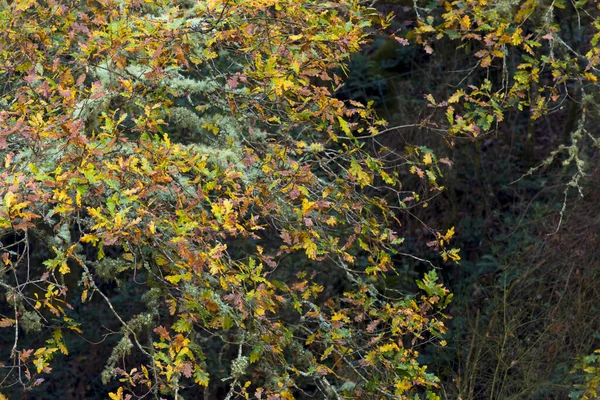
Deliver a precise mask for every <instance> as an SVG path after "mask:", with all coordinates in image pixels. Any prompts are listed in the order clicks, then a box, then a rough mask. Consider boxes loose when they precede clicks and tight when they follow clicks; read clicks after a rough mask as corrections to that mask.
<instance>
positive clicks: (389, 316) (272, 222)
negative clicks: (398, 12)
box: [0, 0, 459, 399]
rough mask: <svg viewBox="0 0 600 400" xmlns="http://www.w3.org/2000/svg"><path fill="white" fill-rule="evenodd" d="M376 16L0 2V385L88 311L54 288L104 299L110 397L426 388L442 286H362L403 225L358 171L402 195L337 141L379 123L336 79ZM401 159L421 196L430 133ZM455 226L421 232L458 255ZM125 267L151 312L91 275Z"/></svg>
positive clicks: (341, 7) (114, 275)
mask: <svg viewBox="0 0 600 400" xmlns="http://www.w3.org/2000/svg"><path fill="white" fill-rule="evenodd" d="M388 24H389V18H383V17H380V16H379V15H378V14H377V13H376V12H375V11H374V10H372V9H369V8H365V7H363V6H362V5H360V4H358V3H356V2H353V1H344V0H342V1H336V2H327V3H322V2H317V1H312V0H307V1H302V2H297V1H291V0H253V1H246V0H244V1H242V0H226V1H219V0H208V1H194V2H191V1H182V2H180V3H178V2H173V1H162V2H161V1H128V0H123V1H121V0H98V1H91V2H56V1H52V0H47V1H36V0H15V1H12V2H10V4H6V3H5V4H4V5H3V7H2V10H1V11H0V27H1V32H2V33H1V35H2V38H1V39H0V58H1V62H0V65H2V67H1V70H0V74H2V80H3V83H4V85H3V88H2V91H1V95H0V127H1V129H0V149H1V150H0V152H1V153H2V154H1V155H2V160H3V163H4V165H3V169H2V171H1V173H0V180H1V181H2V183H3V187H2V192H1V197H2V199H3V200H2V206H1V207H0V228H1V229H2V237H3V239H2V249H1V250H2V260H3V266H2V270H3V272H4V274H3V277H2V278H1V280H0V286H1V287H2V288H3V290H4V293H5V301H6V303H5V304H4V305H3V308H2V313H3V316H2V319H1V320H0V325H1V326H2V327H3V328H4V329H5V330H7V331H8V329H11V330H12V332H13V333H14V341H13V345H12V348H11V351H10V354H8V355H7V356H8V357H9V359H7V360H6V361H8V362H9V363H10V364H7V368H5V369H4V371H6V375H5V376H4V377H3V378H2V382H3V385H5V386H14V385H18V386H17V387H19V388H21V389H23V390H28V389H30V388H32V387H35V386H39V385H42V384H43V381H44V379H47V376H48V374H50V372H51V371H52V368H53V363H54V362H55V361H56V359H57V358H59V357H62V355H67V354H68V353H69V348H68V346H67V340H66V339H65V338H66V336H67V335H69V334H70V333H69V332H76V333H78V334H81V335H85V334H86V332H85V331H86V330H89V329H90V328H91V327H89V326H83V325H81V324H80V323H79V321H77V320H74V319H73V318H72V316H73V313H74V310H73V308H74V304H75V305H76V306H77V307H78V308H79V307H85V306H86V305H87V306H88V307H100V304H103V305H104V306H105V307H107V308H108V310H109V311H110V313H111V314H112V317H113V318H114V319H115V320H116V321H118V323H119V325H120V328H119V329H120V330H119V331H117V332H109V333H108V334H113V335H114V334H116V335H119V336H120V339H119V341H118V343H117V344H116V346H115V347H114V350H113V352H112V355H111V356H110V357H109V358H108V359H107V360H106V363H107V364H106V369H105V372H104V373H103V374H102V379H103V380H104V381H105V382H109V381H111V380H114V379H117V380H118V381H119V382H120V386H119V387H118V389H116V390H115V391H113V392H111V393H110V394H109V396H110V398H112V399H127V398H131V397H132V396H146V395H148V394H154V395H158V394H159V393H160V394H163V395H171V396H174V397H175V398H183V397H184V396H185V397H187V396H190V397H194V396H199V395H200V393H203V395H204V396H205V398H208V397H210V396H222V397H223V398H226V399H230V398H233V396H238V397H244V398H272V399H276V398H287V399H291V398H295V397H302V396H305V395H316V396H318V397H327V398H337V399H339V398H341V397H342V396H348V397H369V398H373V397H374V396H379V397H386V398H406V397H408V396H414V395H416V394H417V393H421V392H423V393H427V397H428V398H436V395H435V394H434V390H435V388H437V387H438V384H437V382H438V380H437V378H436V377H435V376H434V375H433V374H431V373H429V372H427V371H426V366H424V365H421V364H419V362H418V360H417V357H418V356H419V346H420V344H421V343H423V342H425V341H431V340H435V339H436V338H437V337H438V336H440V335H441V334H443V333H444V332H445V330H446V328H445V326H444V323H443V321H442V319H443V318H444V315H443V314H442V313H441V310H442V309H443V308H444V307H445V306H446V305H447V304H448V302H449V300H450V297H451V296H450V295H449V294H448V291H447V290H446V289H445V288H443V287H442V285H441V284H439V283H437V275H436V273H435V271H431V272H429V273H427V274H426V275H425V278H424V279H422V280H421V281H420V282H419V283H418V287H419V288H420V291H419V294H415V295H411V296H407V295H400V296H398V295H397V294H396V293H392V292H388V291H384V290H383V289H382V287H384V285H383V282H384V280H385V278H386V276H387V275H389V274H393V273H394V265H393V262H392V256H393V255H394V254H397V253H398V251H399V249H400V246H401V245H402V241H403V240H402V238H400V237H399V236H398V234H397V233H396V232H394V231H393V230H392V229H391V228H390V226H391V224H392V223H393V221H395V220H396V211H395V210H394V209H393V208H392V207H390V205H389V204H388V200H387V199H386V197H383V196H378V195H376V196H373V195H371V194H369V189H375V190H380V191H381V190H384V191H386V193H392V194H393V195H394V196H395V197H397V198H398V200H399V204H400V209H406V208H408V207H409V206H410V205H411V203H415V202H419V193H417V192H416V191H404V190H403V189H401V185H400V181H399V178H398V174H397V173H393V172H391V171H390V170H389V168H388V167H387V166H386V163H385V160H383V159H380V158H377V157H375V156H373V155H372V154H370V153H368V152H367V151H365V150H364V149H363V146H362V144H361V143H360V141H359V140H358V139H357V137H358V136H360V135H376V134H378V132H379V131H380V130H381V127H382V126H384V125H385V122H384V121H382V120H380V119H378V118H377V117H376V115H375V113H374V112H373V110H372V108H371V106H370V105H369V104H367V105H363V104H361V103H359V102H356V101H353V100H348V101H343V100H339V99H337V98H336V97H334V96H333V93H334V92H335V91H336V88H337V87H339V85H341V84H342V80H341V78H340V77H339V76H338V74H337V73H336V71H339V70H342V71H343V69H344V68H345V67H344V63H345V62H346V60H347V58H348V56H349V54H350V53H352V52H355V51H357V50H359V49H360V48H361V46H362V45H364V44H365V43H366V42H367V40H368V37H369V35H370V34H371V33H372V32H373V31H374V30H376V29H380V27H386V26H387V25H388ZM378 27H379V28H378ZM404 160H405V161H406V162H407V163H409V165H410V166H411V167H410V169H411V171H412V173H414V174H416V175H418V176H419V177H421V178H423V179H424V185H425V186H426V187H427V188H428V190H432V191H439V190H440V188H439V187H438V184H437V181H436V179H437V178H438V177H439V176H440V174H441V169H440V166H439V165H438V160H437V158H436V157H435V156H434V155H433V154H432V153H431V151H429V150H428V149H426V148H414V149H412V150H411V151H410V152H409V154H408V155H405V156H404ZM453 233H454V231H453V230H452V229H450V230H448V231H447V232H446V233H445V234H442V233H435V236H434V242H435V243H436V246H437V248H438V250H439V253H440V254H441V255H442V256H443V257H444V258H445V259H447V258H450V259H454V260H458V259H459V256H458V252H457V250H456V249H451V248H450V247H449V241H450V239H451V237H452V235H453ZM9 238H11V240H9ZM34 245H35V247H36V248H37V251H36V253H37V254H35V255H34V251H33V250H32V247H33V246H34ZM40 254H46V256H45V257H43V259H41V260H39V261H40V262H39V263H36V264H33V263H31V260H32V259H36V258H39V257H40ZM335 271H337V272H335ZM331 276H339V277H340V280H341V283H339V284H338V285H339V286H337V287H336V286H333V287H332V286H328V285H330V284H331V281H330V280H329V277H331ZM110 282H116V285H117V287H116V289H115V288H113V290H110V291H109V290H107V289H106V287H107V284H109V283H110ZM132 285H134V286H136V287H137V288H138V289H137V290H138V292H139V291H143V292H145V293H144V294H143V299H144V301H145V302H146V305H147V309H146V310H144V311H141V312H137V313H135V314H134V315H128V314H131V312H130V310H128V309H127V307H126V306H124V305H122V304H121V307H119V306H118V305H116V303H114V302H113V300H114V299H113V297H114V295H113V294H111V293H114V292H115V291H116V292H117V293H118V291H119V290H124V288H126V287H130V286H132ZM74 294H76V295H74ZM125 315H127V316H125ZM28 331H33V332H39V333H36V335H37V336H35V340H32V339H31V338H30V337H29V338H30V339H28ZM40 342H41V343H40ZM34 343H37V344H35V345H34ZM215 349H216V353H217V354H218V357H217V358H215V357H209V356H207V354H209V353H210V352H215ZM217 359H218V361H217ZM50 379H52V378H51V375H50Z"/></svg>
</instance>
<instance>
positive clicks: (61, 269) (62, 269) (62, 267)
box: [58, 260, 71, 275]
mask: <svg viewBox="0 0 600 400" xmlns="http://www.w3.org/2000/svg"><path fill="white" fill-rule="evenodd" d="M58 271H59V272H60V273H61V274H63V275H66V274H68V273H69V272H71V268H69V266H68V265H67V260H65V261H63V262H62V263H61V264H60V267H59V268H58Z"/></svg>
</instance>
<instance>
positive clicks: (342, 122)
mask: <svg viewBox="0 0 600 400" xmlns="http://www.w3.org/2000/svg"><path fill="white" fill-rule="evenodd" d="M337 119H338V122H339V123H340V128H342V131H344V133H345V134H346V135H350V133H351V131H350V126H349V125H348V122H346V120H345V119H343V118H342V117H337Z"/></svg>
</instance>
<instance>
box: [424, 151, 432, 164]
mask: <svg viewBox="0 0 600 400" xmlns="http://www.w3.org/2000/svg"><path fill="white" fill-rule="evenodd" d="M423 163H424V164H425V165H430V164H431V163H432V158H431V153H425V155H424V156H423Z"/></svg>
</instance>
